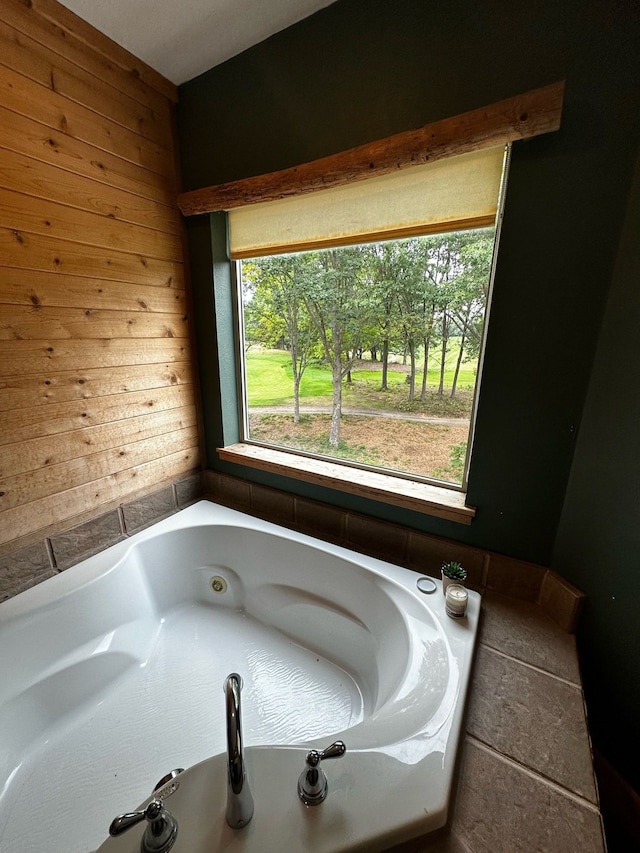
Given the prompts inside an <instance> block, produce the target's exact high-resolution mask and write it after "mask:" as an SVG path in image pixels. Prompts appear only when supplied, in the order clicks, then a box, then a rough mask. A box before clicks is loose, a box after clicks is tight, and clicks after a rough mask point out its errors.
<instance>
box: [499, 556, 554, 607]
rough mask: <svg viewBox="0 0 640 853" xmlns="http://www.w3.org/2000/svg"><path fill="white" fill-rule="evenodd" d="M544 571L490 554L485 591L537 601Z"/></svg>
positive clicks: (531, 565)
mask: <svg viewBox="0 0 640 853" xmlns="http://www.w3.org/2000/svg"><path fill="white" fill-rule="evenodd" d="M546 571H547V569H544V568H542V566H538V565H536V564H535V563H525V562H524V561H522V560H514V559H513V558H511V557H505V556H503V555H502V554H491V553H490V554H489V569H488V572H487V589H491V590H494V591H495V592H501V593H503V594H504V595H510V596H511V597H512V598H521V599H523V600H524V601H537V600H538V596H539V595H540V590H541V588H542V581H543V579H544V576H545V573H546Z"/></svg>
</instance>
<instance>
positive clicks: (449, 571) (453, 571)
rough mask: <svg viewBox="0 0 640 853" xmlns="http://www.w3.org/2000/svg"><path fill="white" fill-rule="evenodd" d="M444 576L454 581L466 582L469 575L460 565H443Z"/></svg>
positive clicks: (452, 563)
mask: <svg viewBox="0 0 640 853" xmlns="http://www.w3.org/2000/svg"><path fill="white" fill-rule="evenodd" d="M442 574H443V575H445V576H446V577H448V578H450V579H451V580H452V581H463V580H466V577H467V573H466V571H465V570H464V569H463V568H462V566H461V565H460V563H454V562H451V563H443V564H442Z"/></svg>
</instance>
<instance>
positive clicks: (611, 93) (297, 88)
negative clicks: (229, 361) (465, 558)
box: [179, 0, 640, 717]
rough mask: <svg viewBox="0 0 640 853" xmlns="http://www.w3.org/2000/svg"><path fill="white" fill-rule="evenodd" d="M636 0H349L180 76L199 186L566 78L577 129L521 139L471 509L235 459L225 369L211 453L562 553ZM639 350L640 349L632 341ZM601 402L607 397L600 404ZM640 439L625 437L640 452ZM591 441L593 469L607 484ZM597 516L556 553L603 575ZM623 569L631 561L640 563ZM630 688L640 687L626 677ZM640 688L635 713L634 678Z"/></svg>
mask: <svg viewBox="0 0 640 853" xmlns="http://www.w3.org/2000/svg"><path fill="white" fill-rule="evenodd" d="M637 9H638V4H637V3H635V2H634V0H596V2H578V0H562V2H558V0H529V2H527V3H524V2H517V3H514V2H513V0H482V2H480V0H447V2H444V3H433V2H428V0H395V2H393V3H390V2H389V0H339V2H337V3H335V4H334V5H332V6H330V7H328V8H327V9H325V10H323V11H321V12H319V13H318V14H316V15H314V16H313V17H312V18H309V19H307V20H305V21H302V22H301V23H299V24H297V25H296V26H294V27H291V28H290V29H288V30H285V31H284V32H282V33H279V34H278V35H276V36H274V37H272V38H270V39H269V40H268V41H266V42H264V43H262V44H260V45H258V46H256V47H255V48H253V49H251V50H249V51H247V52H245V53H244V54H242V55H240V56H239V57H236V58H235V59H232V60H230V61H229V62H227V63H225V64H224V65H222V66H219V67H218V68H215V69H213V70H211V71H210V72H208V73H206V74H204V75H202V76H201V77H199V78H197V79H195V80H193V81H191V82H189V83H187V84H185V85H184V86H182V87H181V88H180V103H179V124H180V144H181V153H182V171H183V176H184V182H185V189H195V188H198V187H202V186H208V185H211V184H215V183H220V182H223V181H228V180H234V179H237V178H242V177H246V176H249V175H254V174H260V173H263V172H269V171H273V170H276V169H281V168H285V167H287V166H291V165H294V164H296V163H299V162H304V161H307V160H311V159H314V158H317V157H321V156H324V155H327V154H331V153H334V152H337V151H340V150H344V149H346V148H350V147H352V146H354V145H358V144H362V143H365V142H368V141H371V140H373V139H378V138H382V137H385V136H387V135H389V134H393V133H398V132H401V131H404V130H407V129H410V128H414V127H418V126H420V125H422V124H425V123H427V122H430V121H435V120H437V119H440V118H443V117H446V116H449V115H455V114H456V113H459V112H462V111H465V110H468V109H473V108H476V107H479V106H482V105H484V104H488V103H492V102H494V101H497V100H500V99H502V98H505V97H508V96H510V95H514V94H518V93H520V92H525V91H527V90H529V89H533V88H537V87H539V86H543V85H545V84H547V83H551V82H554V81H555V80H559V79H563V78H564V79H566V82H567V88H566V98H565V108H564V113H563V121H562V128H561V129H560V131H558V132H557V133H555V134H552V135H548V136H545V137H540V138H537V139H533V140H530V141H528V142H524V143H518V144H516V145H515V146H514V152H513V163H512V169H511V175H510V180H509V189H508V195H507V204H506V211H505V222H504V229H503V234H502V240H501V244H500V253H499V261H498V268H497V274H496V280H495V291H494V301H493V307H492V312H491V320H490V331H489V339H488V344H487V351H486V359H485V370H484V376H483V381H482V388H481V395H480V405H479V411H478V420H477V430H476V440H475V447H474V453H473V458H472V464H471V471H470V478H469V489H468V494H469V502H470V503H472V504H473V505H475V506H477V508H478V513H477V518H476V519H475V520H474V522H473V524H472V525H471V526H470V527H463V526H461V525H456V524H453V523H450V522H444V521H439V520H437V519H432V518H429V517H427V516H422V515H419V514H412V513H407V512H403V511H401V510H399V509H395V508H389V507H386V506H385V505H383V504H379V503H376V502H372V501H369V502H367V501H363V500H359V499H356V498H352V497H350V496H346V495H342V494H340V493H336V492H331V491H329V490H322V489H318V488H315V487H312V486H307V485H305V484H302V483H299V482H295V481H286V480H283V479H276V478H273V477H270V476H269V475H268V474H266V473H261V472H257V471H248V470H247V471H241V470H239V469H237V468H236V469H234V468H233V467H232V466H227V467H226V468H225V467H224V466H223V465H222V464H220V463H219V462H218V461H217V460H216V458H215V453H214V452H213V448H214V447H215V445H216V443H218V442H220V441H221V439H222V435H221V428H222V417H221V414H220V399H219V390H218V389H217V387H216V382H217V379H216V377H215V376H213V377H212V379H211V382H210V383H209V385H208V387H207V388H206V389H205V408H206V409H207V410H208V411H209V413H210V416H209V424H208V442H209V448H210V458H209V463H210V465H211V466H212V467H217V468H219V469H220V470H227V471H229V472H235V473H243V474H244V475H245V476H247V477H248V478H250V479H253V480H255V481H259V482H263V483H268V484H273V485H276V486H278V487H280V488H289V489H290V490H291V491H295V492H296V493H298V494H304V495H307V496H311V497H316V498H318V499H322V500H325V501H329V502H333V503H335V504H337V505H340V506H345V507H349V508H356V509H359V510H361V511H363V512H368V513H370V514H372V515H377V516H381V517H386V518H389V519H391V520H395V521H400V522H403V523H405V524H408V525H410V526H413V527H415V528H417V529H421V530H426V531H429V532H433V533H437V534H441V535H445V536H449V537H452V538H455V539H459V540H461V541H465V542H469V543H471V544H474V545H477V546H481V547H487V548H490V549H493V550H496V551H500V552H503V553H506V554H510V555H513V556H516V557H520V558H523V559H528V560H532V561H535V562H539V563H542V564H544V565H549V564H550V561H551V559H552V554H553V548H554V543H555V540H556V535H557V533H558V526H559V523H560V519H561V516H562V508H563V502H564V499H565V492H566V489H567V483H568V481H569V475H570V472H571V466H572V461H573V456H574V450H575V442H576V437H577V436H578V433H579V429H580V423H581V418H582V413H583V407H584V404H585V398H586V395H587V389H588V388H589V383H590V380H591V378H592V369H593V367H594V358H595V353H596V344H597V340H598V335H599V333H600V329H601V325H602V317H603V311H604V307H605V304H606V302H607V297H608V292H609V286H610V283H611V281H612V275H613V269H614V262H615V259H616V253H617V251H618V245H619V240H620V235H621V230H622V226H623V222H624V218H625V211H626V204H627V197H628V193H629V187H630V184H631V178H632V174H633V168H634V162H635V157H636V151H637V146H638V137H639V133H640V86H639V85H638V83H639V73H638V72H639V60H638V55H639V54H640V51H639V50H638V47H637V46H638V44H639V43H640V40H639V38H638V36H639V35H640V18H639V14H638V11H637ZM198 219H199V221H198ZM203 222H204V224H203ZM208 227H209V225H208V221H207V220H206V219H205V218H196V220H193V221H190V222H189V224H188V228H189V234H190V241H191V247H192V253H193V257H192V263H193V273H194V289H195V298H196V304H197V310H198V311H199V312H201V316H200V317H199V318H198V323H199V326H198V335H199V345H200V359H201V361H202V362H205V364H204V365H203V368H202V370H203V375H205V376H206V374H207V371H210V372H211V373H212V374H215V373H216V370H217V368H216V364H215V347H214V346H213V342H214V338H215V334H216V329H215V327H214V324H213V321H212V319H210V317H211V312H210V308H209V306H210V302H211V294H212V287H213V281H212V274H211V258H210V252H211V250H210V248H209V249H207V247H206V245H205V243H206V240H207V239H208V237H207V232H208ZM216 227H217V226H216ZM217 240H218V243H220V238H219V237H218V238H217ZM207 253H209V260H208V261H207V259H206V256H207ZM207 264H208V266H207ZM208 309H209V310H208ZM218 331H220V328H218ZM621 347H622V349H623V350H624V342H621ZM627 352H628V353H629V354H633V355H634V357H635V358H636V361H635V363H637V353H635V352H633V349H632V345H631V344H628V347H627ZM596 369H597V364H596ZM594 375H595V371H594ZM639 393H640V392H639V391H638V389H637V387H636V385H634V384H633V383H632V382H630V386H629V387H626V388H625V400H626V403H625V406H626V404H629V405H630V406H633V405H636V404H637V401H638V394H639ZM601 401H602V396H600V397H598V396H597V397H596V398H595V400H594V402H593V403H592V405H593V406H594V407H595V408H596V411H599V409H598V407H599V405H600V403H601ZM625 406H622V405H621V406H620V407H618V408H619V411H617V415H620V416H622V415H623V414H624V413H625V412H626V411H627V409H626V408H625ZM600 414H602V413H600ZM227 416H228V412H227ZM590 417H592V416H591V415H590ZM591 444H592V443H591V442H590V443H588V444H587V445H585V450H584V454H586V456H587V459H588V456H589V453H590V447H591ZM611 452H612V454H614V455H615V453H616V452H617V450H616V449H615V448H612V451H611ZM639 453H640V452H639V451H637V450H636V448H635V447H627V448H626V449H625V455H631V457H632V459H634V460H635V463H636V464H637V460H638V458H639ZM582 456H583V454H582V453H581V456H580V460H581V461H580V477H581V478H582V479H586V480H587V481H589V482H590V483H591V484H593V480H592V479H590V478H591V477H592V476H595V473H594V472H593V471H591V470H590V468H589V464H588V462H587V463H585V462H584V461H583V460H582ZM575 476H576V477H577V476H578V475H577V473H576V475H575ZM573 482H574V481H572V483H573ZM576 482H577V481H576ZM572 488H573V486H572ZM575 488H582V486H580V487H578V486H575ZM623 491H624V490H623ZM625 494H626V498H627V499H631V497H634V498H635V500H636V504H635V506H634V507H633V509H631V508H629V507H627V509H628V510H629V516H630V515H631V514H633V513H635V520H636V524H637V494H636V495H633V496H632V495H631V494H630V493H629V491H628V489H627V492H626V493H625ZM613 515H614V513H613V512H611V513H610V514H609V516H608V517H607V523H608V524H609V523H611V524H613V519H612V516H613ZM592 525H593V519H592V518H591V517H589V516H588V515H586V516H584V517H583V515H582V514H581V507H580V506H579V503H578V502H576V501H575V500H573V499H572V501H571V503H570V504H567V508H566V509H565V516H564V517H563V525H562V543H563V544H562V555H563V557H562V560H561V561H560V563H562V564H560V563H558V568H559V569H560V571H563V566H564V565H566V566H567V570H566V574H567V576H569V577H570V578H571V579H574V580H575V581H576V582H577V583H578V585H580V586H582V587H584V588H585V589H587V591H589V589H590V588H591V586H590V582H589V579H590V577H591V573H593V572H597V571H600V570H602V567H601V566H600V563H599V562H598V563H597V565H594V562H593V561H589V562H585V563H584V576H583V575H582V574H581V571H580V570H579V567H578V565H577V563H576V561H569V560H567V559H566V555H567V553H573V552H572V548H573V545H574V544H575V542H576V541H577V540H579V539H580V537H581V536H582V533H583V532H584V533H585V534H587V533H589V532H592V531H587V530H586V527H587V526H589V527H591V526H592ZM613 529H615V536H616V537H617V536H620V537H621V542H622V543H623V545H622V546H621V547H620V548H619V549H616V550H615V552H613V553H615V554H616V555H617V554H619V553H620V552H621V551H624V549H625V548H631V545H632V542H633V540H632V538H630V535H629V534H628V532H627V529H626V528H624V527H622V528H620V527H619V526H615V527H612V530H613ZM558 553H560V552H558ZM576 553H577V550H576ZM604 558H606V554H605V555H604ZM577 562H579V560H578V561H577ZM619 571H620V575H621V577H625V576H626V572H627V571H631V569H627V568H620V570H619ZM594 589H596V587H594ZM598 589H599V588H598ZM589 613H590V614H591V615H590V616H588V619H589V620H590V621H589V625H590V626H592V627H590V628H589V629H588V630H589V631H591V632H592V633H593V631H594V630H596V628H595V627H593V626H596V625H597V630H600V629H601V628H604V629H606V626H607V625H608V624H610V620H612V619H616V618H618V616H617V615H616V614H618V615H620V618H623V619H626V620H627V622H626V623H625V624H627V625H628V628H629V630H634V631H636V636H637V629H635V627H632V625H631V623H630V622H629V620H630V618H631V615H630V611H628V612H627V611H625V612H624V616H622V615H621V614H622V608H621V607H619V608H618V609H616V608H612V607H611V606H610V605H609V604H607V605H606V606H604V605H603V603H602V601H600V600H597V601H596V600H593V601H592V602H591V603H590V611H589ZM594 620H595V621H594ZM614 633H615V636H616V640H615V642H613V647H614V648H618V649H619V651H621V652H623V648H622V646H621V645H620V642H619V641H620V634H621V633H622V628H620V629H618V628H616V631H615V632H614ZM592 652H593V649H591V652H590V654H592ZM613 653H614V651H613V648H608V647H607V651H606V656H605V658H603V659H602V660H600V659H598V660H597V661H596V658H595V657H593V655H592V658H591V659H592V660H593V661H594V662H595V663H594V664H593V665H594V666H596V667H603V666H606V665H607V662H608V664H609V665H611V655H613ZM594 671H595V670H594ZM621 673H622V671H621V670H620V675H621ZM616 677H617V676H616ZM617 695H618V699H619V700H620V701H622V697H623V696H625V697H627V698H629V697H630V693H629V691H628V690H627V691H626V692H624V691H623V692H621V693H620V692H619V693H618V694H617ZM631 700H632V701H633V702H635V706H634V707H635V712H636V717H637V715H638V711H639V710H640V709H639V707H638V695H637V687H636V688H635V691H634V692H633V695H632V696H631Z"/></svg>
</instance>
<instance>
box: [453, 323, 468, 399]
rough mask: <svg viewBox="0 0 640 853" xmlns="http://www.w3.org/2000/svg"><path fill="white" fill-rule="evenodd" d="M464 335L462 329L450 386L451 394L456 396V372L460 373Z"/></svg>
mask: <svg viewBox="0 0 640 853" xmlns="http://www.w3.org/2000/svg"><path fill="white" fill-rule="evenodd" d="M465 336H466V330H465V331H463V333H462V337H461V338H460V352H459V353H458V358H457V360H456V369H455V372H454V374H453V385H452V386H451V396H452V397H455V396H456V387H457V385H458V374H459V373H460V365H461V364H462V353H463V352H464V345H465Z"/></svg>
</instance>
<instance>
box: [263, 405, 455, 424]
mask: <svg viewBox="0 0 640 853" xmlns="http://www.w3.org/2000/svg"><path fill="white" fill-rule="evenodd" d="M249 414H250V415H269V414H274V415H275V414H281V415H292V414H293V407H292V406H251V407H250V408H249ZM300 414H305V415H330V414H331V406H300ZM342 414H343V415H362V416H364V417H372V418H387V419H390V420H397V421H411V422H412V423H423V424H438V425H440V426H456V427H457V426H459V427H466V428H467V429H468V428H469V418H436V417H432V416H431V415H421V414H420V413H415V414H414V413H410V412H384V411H381V410H379V409H352V408H349V407H348V406H343V407H342Z"/></svg>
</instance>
